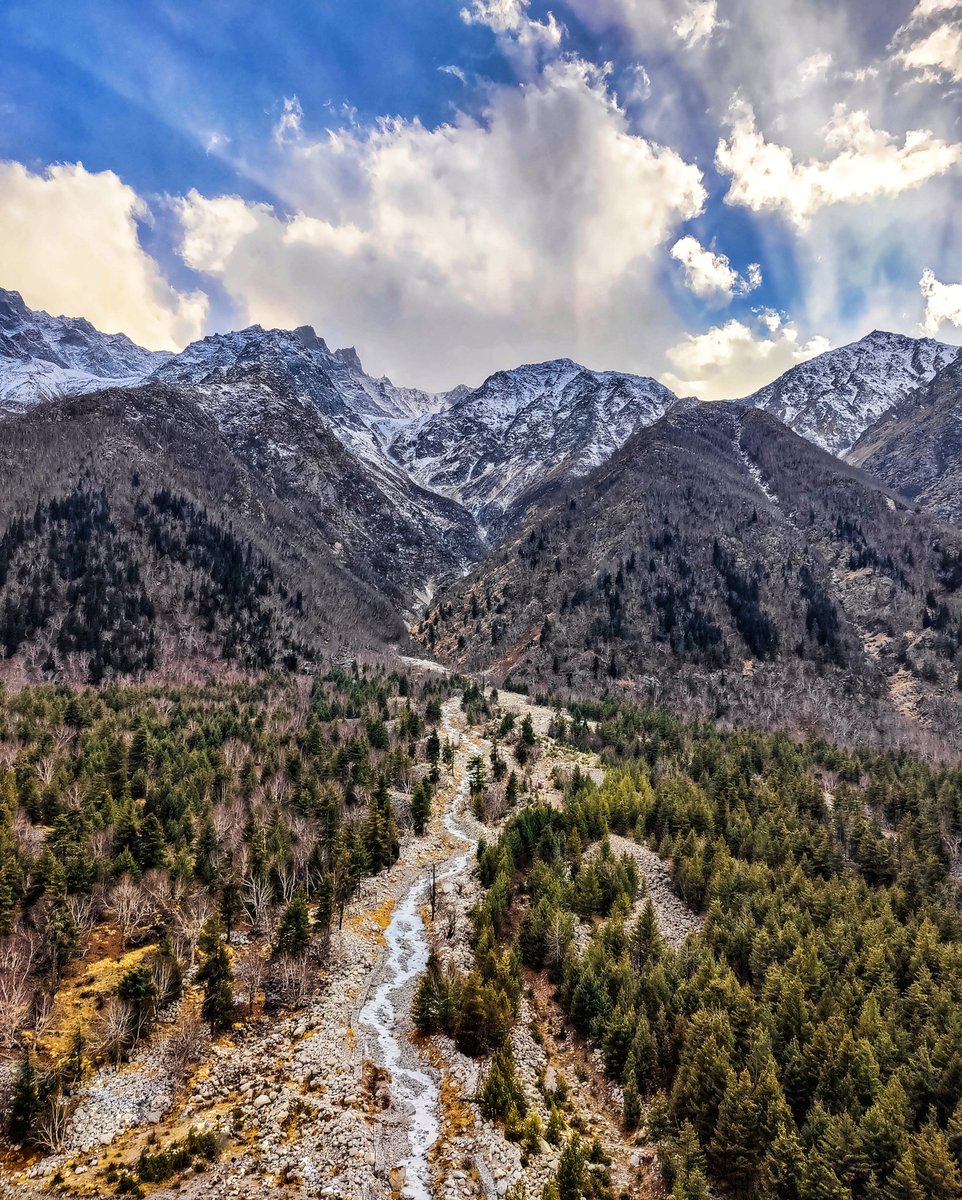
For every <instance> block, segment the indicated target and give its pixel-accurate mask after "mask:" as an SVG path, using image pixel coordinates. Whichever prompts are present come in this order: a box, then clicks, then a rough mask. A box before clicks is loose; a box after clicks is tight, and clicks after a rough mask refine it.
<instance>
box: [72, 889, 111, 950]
mask: <svg viewBox="0 0 962 1200" xmlns="http://www.w3.org/2000/svg"><path fill="white" fill-rule="evenodd" d="M101 906H102V901H101V898H100V897H98V896H97V895H95V894H94V893H93V892H88V893H87V895H84V894H83V893H82V892H72V893H71V894H70V895H69V896H68V897H67V910H68V911H69V913H70V917H71V919H72V920H73V923H74V924H75V925H76V926H77V933H78V934H79V936H80V955H81V957H85V956H86V954H87V950H88V949H89V938H90V935H91V933H92V932H93V929H94V926H95V925H96V924H97V920H98V918H99V916H100V910H101Z"/></svg>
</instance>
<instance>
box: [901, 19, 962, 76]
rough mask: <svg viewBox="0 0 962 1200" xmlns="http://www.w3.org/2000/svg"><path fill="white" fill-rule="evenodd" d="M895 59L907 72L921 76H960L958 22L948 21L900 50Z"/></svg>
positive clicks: (961, 39) (961, 48)
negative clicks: (915, 72)
mask: <svg viewBox="0 0 962 1200" xmlns="http://www.w3.org/2000/svg"><path fill="white" fill-rule="evenodd" d="M898 59H899V61H900V62H901V64H902V66H903V67H905V69H906V70H907V71H917V72H919V73H920V75H921V76H922V78H923V79H942V78H945V77H946V76H947V77H948V78H950V79H956V80H958V79H962V23H959V22H954V23H952V22H950V23H948V24H945V25H940V26H939V28H938V29H933V30H932V32H931V33H929V34H927V35H926V36H925V37H922V38H919V39H918V40H917V41H915V42H913V43H912V44H911V45H909V46H907V47H905V49H903V50H900V51H899V53H898Z"/></svg>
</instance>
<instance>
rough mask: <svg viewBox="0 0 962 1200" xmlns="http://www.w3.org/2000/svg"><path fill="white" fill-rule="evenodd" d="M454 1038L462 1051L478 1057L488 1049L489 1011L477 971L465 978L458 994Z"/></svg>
mask: <svg viewBox="0 0 962 1200" xmlns="http://www.w3.org/2000/svg"><path fill="white" fill-rule="evenodd" d="M454 1040H455V1042H456V1043H457V1047H458V1049H459V1050H460V1051H462V1053H464V1054H467V1055H470V1056H471V1057H472V1058H476V1057H477V1056H478V1055H479V1054H484V1053H485V1052H486V1051H487V1049H488V1045H489V1042H488V1036H487V1011H486V1008H485V1003H484V992H483V991H482V989H481V980H480V978H479V976H478V974H477V972H475V971H472V972H471V973H470V975H468V977H467V978H466V979H465V981H464V984H463V986H462V987H461V994H460V995H459V996H458V1005H457V1014H456V1018H455V1029H454Z"/></svg>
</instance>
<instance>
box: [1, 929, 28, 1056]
mask: <svg viewBox="0 0 962 1200" xmlns="http://www.w3.org/2000/svg"><path fill="white" fill-rule="evenodd" d="M33 960H34V941H33V939H32V938H30V937H27V936H26V935H25V934H19V935H13V936H11V937H6V938H4V939H3V941H2V942H0V1044H2V1045H3V1046H4V1047H7V1048H9V1047H11V1046H14V1045H16V1042H17V1038H18V1036H19V1034H20V1033H21V1031H22V1030H23V1028H24V1027H25V1025H26V1023H27V1020H28V1018H29V1016H30V1009H31V1007H32V1006H33V997H34V984H33V979H32V977H31V972H32V970H33Z"/></svg>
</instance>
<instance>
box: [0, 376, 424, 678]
mask: <svg viewBox="0 0 962 1200" xmlns="http://www.w3.org/2000/svg"><path fill="white" fill-rule="evenodd" d="M261 399H262V402H263V404H262V407H263V410H264V411H265V412H269V414H270V416H269V418H265V419H269V421H270V433H269V435H268V434H267V432H266V430H265V429H262V430H260V431H258V430H257V428H256V427H253V426H252V430H253V437H254V440H255V442H256V445H252V444H245V443H244V442H243V440H242V439H239V438H237V437H235V436H234V435H233V434H232V432H231V430H230V429H229V428H227V427H222V425H221V424H220V423H219V422H218V420H217V418H216V415H215V414H214V413H213V412H212V411H211V409H210V407H209V401H208V400H207V398H205V404H202V403H200V402H199V399H198V397H194V396H192V395H191V394H190V392H189V390H187V389H183V388H172V387H169V386H167V385H163V384H158V383H153V384H149V385H145V386H143V387H139V388H111V389H107V390H105V391H101V392H97V393H90V394H86V395H83V396H79V397H65V398H62V399H60V400H57V401H53V402H49V403H46V404H41V405H37V406H35V407H34V408H33V409H32V410H31V411H29V412H27V413H25V414H22V415H19V416H14V417H8V418H7V419H6V420H5V421H4V422H3V423H2V424H0V434H2V436H0V479H2V485H0V643H2V649H3V652H4V654H5V656H6V657H7V658H8V660H9V659H12V660H14V663H13V665H14V666H16V665H17V664H20V665H23V664H24V663H27V664H32V667H33V669H34V670H36V669H45V670H50V671H53V670H57V671H66V672H67V673H68V674H72V675H74V676H77V675H78V674H79V675H80V676H81V677H82V676H83V675H84V674H85V673H87V672H88V671H89V677H90V678H92V679H94V680H96V679H99V678H101V677H103V676H104V675H107V674H113V673H116V674H134V675H139V674H143V673H145V672H148V673H149V672H150V671H152V670H163V671H165V672H166V673H168V674H169V673H171V672H175V673H176V672H177V671H181V670H185V671H186V670H195V669H204V670H209V669H218V670H220V669H223V668H224V667H225V666H230V665H234V666H237V667H240V668H244V669H259V670H263V669H266V668H269V667H272V666H280V665H284V664H287V665H292V664H294V663H300V662H302V661H304V659H311V658H314V657H316V656H317V655H318V654H319V653H322V652H323V651H325V650H326V649H328V648H330V647H331V646H334V645H347V646H349V647H355V648H357V647H360V648H364V647H368V648H379V647H381V648H382V647H384V646H385V645H386V644H388V643H398V642H403V641H404V640H405V638H406V631H405V628H404V625H403V622H402V620H401V618H400V617H399V615H398V609H399V603H398V597H397V595H395V594H393V592H392V588H395V587H400V584H399V583H398V582H392V578H391V577H390V576H389V575H388V574H387V567H388V560H389V559H391V558H400V557H403V554H404V550H405V548H404V547H403V546H401V545H400V544H398V545H393V544H392V541H391V539H392V538H396V539H397V541H398V543H399V542H400V539H401V538H402V537H403V536H405V532H406V531H405V530H403V529H397V527H396V525H392V522H396V517H395V515H394V514H393V513H392V511H391V506H390V503H389V502H388V501H387V500H386V499H385V497H384V496H383V495H381V494H379V493H377V492H376V490H375V489H373V488H372V486H371V483H370V480H369V479H368V478H367V477H366V476H365V475H364V474H363V472H362V471H361V470H360V469H359V467H358V464H357V462H356V460H355V459H354V458H353V457H352V456H351V455H350V454H349V453H348V452H347V451H346V450H345V449H344V447H343V446H342V445H341V443H340V442H339V441H338V440H337V439H336V438H335V437H334V436H333V434H331V433H330V431H328V430H327V429H325V427H324V426H323V425H322V424H321V423H319V422H313V423H308V425H307V427H305V425H304V421H305V417H304V410H303V406H302V405H301V404H300V403H299V401H297V400H296V399H295V398H292V397H284V396H283V395H281V394H278V393H277V392H275V391H273V390H272V389H270V388H268V387H266V386H265V388H264V391H263V393H262V396H261ZM291 446H293V447H295V449H296V454H297V461H296V464H292V462H291V457H292V451H291V449H290V447H291ZM380 522H383V524H379V523H380ZM421 557H422V556H421V555H420V554H419V555H418V558H419V559H420V558H421ZM425 557H426V556H425ZM394 580H395V581H396V580H397V576H394ZM78 664H79V665H78ZM9 669H10V664H9V663H8V666H7V670H9Z"/></svg>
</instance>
